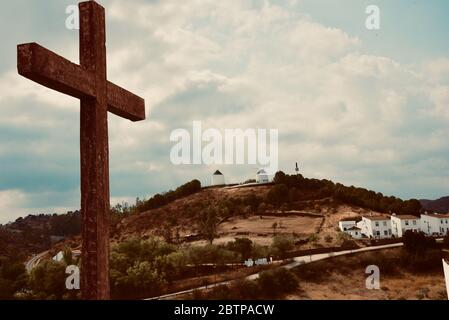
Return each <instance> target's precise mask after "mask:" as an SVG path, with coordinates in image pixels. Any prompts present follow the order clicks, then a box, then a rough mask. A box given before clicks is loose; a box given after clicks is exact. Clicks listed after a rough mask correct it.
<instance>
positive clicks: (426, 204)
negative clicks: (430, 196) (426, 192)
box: [419, 196, 449, 213]
mask: <svg viewBox="0 0 449 320" xmlns="http://www.w3.org/2000/svg"><path fill="white" fill-rule="evenodd" d="M419 202H421V205H422V207H423V208H424V209H425V210H431V211H435V212H438V213H448V212H449V196H446V197H441V198H439V199H436V200H427V199H421V200H419Z"/></svg>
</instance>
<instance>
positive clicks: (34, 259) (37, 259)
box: [25, 251, 48, 272]
mask: <svg viewBox="0 0 449 320" xmlns="http://www.w3.org/2000/svg"><path fill="white" fill-rule="evenodd" d="M47 253H48V251H44V252H41V253H39V254H36V255H35V256H33V257H32V258H31V259H30V260H28V261H27V262H25V269H26V271H27V272H31V270H33V268H34V267H36V266H37V265H38V264H39V262H41V260H42V258H43V257H44V256H45V255H46V254H47Z"/></svg>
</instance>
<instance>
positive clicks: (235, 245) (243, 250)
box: [227, 238, 253, 260]
mask: <svg viewBox="0 0 449 320" xmlns="http://www.w3.org/2000/svg"><path fill="white" fill-rule="evenodd" d="M227 247H228V249H229V250H231V251H235V252H237V253H239V254H240V256H241V258H242V260H246V259H248V258H250V257H251V254H252V249H253V242H252V241H251V240H250V239H248V238H236V239H235V241H232V242H229V243H228V245H227Z"/></svg>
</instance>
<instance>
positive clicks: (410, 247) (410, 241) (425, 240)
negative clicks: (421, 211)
mask: <svg viewBox="0 0 449 320" xmlns="http://www.w3.org/2000/svg"><path fill="white" fill-rule="evenodd" d="M402 239H403V242H404V248H405V250H406V251H407V252H408V253H410V254H414V255H422V254H424V253H425V252H426V251H427V250H429V249H433V248H435V247H436V241H435V239H434V238H432V237H426V235H425V234H424V233H423V232H413V231H410V230H407V231H406V232H405V233H404V236H403V237H402Z"/></svg>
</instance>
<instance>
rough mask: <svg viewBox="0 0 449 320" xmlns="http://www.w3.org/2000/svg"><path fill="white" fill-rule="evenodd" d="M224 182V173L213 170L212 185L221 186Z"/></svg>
mask: <svg viewBox="0 0 449 320" xmlns="http://www.w3.org/2000/svg"><path fill="white" fill-rule="evenodd" d="M224 184H225V178H224V175H223V174H222V173H221V172H220V171H218V170H217V171H215V172H214V174H213V175H212V184H211V185H212V186H223V185H224Z"/></svg>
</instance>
